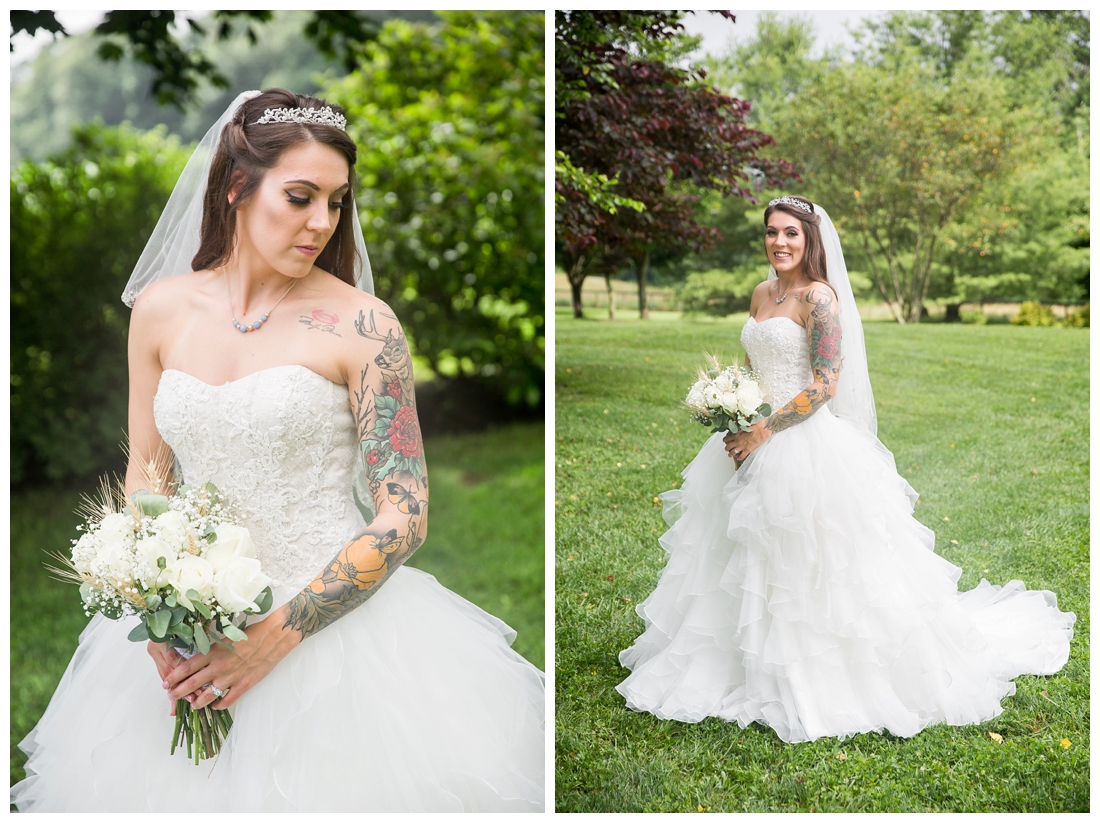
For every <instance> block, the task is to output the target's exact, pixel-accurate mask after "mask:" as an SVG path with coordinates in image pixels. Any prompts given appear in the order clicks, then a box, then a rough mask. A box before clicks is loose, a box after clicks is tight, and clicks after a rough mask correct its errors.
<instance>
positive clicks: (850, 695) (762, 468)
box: [618, 317, 1076, 742]
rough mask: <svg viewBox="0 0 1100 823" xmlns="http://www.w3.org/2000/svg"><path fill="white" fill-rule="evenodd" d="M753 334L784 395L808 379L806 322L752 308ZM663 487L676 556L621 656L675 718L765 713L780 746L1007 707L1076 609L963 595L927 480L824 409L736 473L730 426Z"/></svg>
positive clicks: (631, 688)
mask: <svg viewBox="0 0 1100 823" xmlns="http://www.w3.org/2000/svg"><path fill="white" fill-rule="evenodd" d="M741 340H742V344H743V346H744V347H745V349H746V351H747V352H748V354H749V357H750V358H751V360H752V364H753V366H754V368H756V369H757V371H758V372H759V373H760V374H761V377H762V382H763V384H764V388H765V391H766V399H767V400H768V401H769V402H770V403H771V404H772V407H773V408H780V407H782V406H783V405H785V404H786V403H787V402H789V401H790V400H791V399H792V398H793V397H794V396H795V395H796V394H798V393H799V392H800V391H801V390H802V389H804V388H805V387H806V386H807V385H809V384H810V382H811V380H812V376H811V371H810V357H809V345H808V341H807V338H806V332H805V329H804V328H802V327H801V326H800V325H799V324H797V323H796V322H794V321H792V320H790V319H788V318H785V317H776V318H771V319H769V320H767V321H764V322H761V323H757V322H756V321H755V320H754V319H751V318H750V319H749V321H748V322H747V323H746V325H745V327H744V329H743V330H742V335H741ZM683 477H684V483H683V485H682V487H681V488H680V489H678V490H673V491H670V492H666V493H665V494H664V495H662V497H663V499H664V502H665V511H666V518H667V519H668V520H669V522H670V524H671V528H670V529H669V530H668V531H667V532H666V533H665V534H664V535H663V536H662V537H661V545H662V546H663V547H664V548H665V549H666V551H668V553H669V558H668V563H667V565H666V567H665V569H664V571H663V572H662V574H661V578H660V580H659V582H658V584H657V588H656V589H655V590H654V591H653V593H652V594H651V595H650V596H649V597H648V598H647V599H646V600H645V601H644V602H643V603H641V604H639V606H638V613H639V615H641V616H642V617H643V618H645V622H646V629H645V632H644V633H643V634H642V635H641V636H640V637H638V639H637V640H636V641H635V643H634V645H633V646H631V647H630V648H629V649H626V650H625V651H623V652H622V653H621V654H620V655H619V659H620V661H621V663H622V665H623V666H625V667H626V668H628V669H631V670H632V673H631V674H630V676H629V677H627V678H626V679H625V680H624V681H623V682H622V683H621V684H619V686H618V690H619V692H620V693H622V694H623V696H624V697H625V698H626V702H627V705H628V706H629V707H630V708H632V709H635V710H638V711H646V712H651V713H652V714H654V715H656V716H657V717H660V718H664V719H673V720H680V721H684V722H689V723H694V722H698V721H700V720H702V719H704V718H706V717H719V718H722V719H724V720H727V721H736V722H737V723H738V724H740V725H741V726H742V727H745V726H747V725H748V724H750V723H752V722H754V721H758V722H760V723H763V724H765V725H767V726H770V727H771V728H772V729H774V730H775V732H776V734H778V735H779V737H780V738H781V739H783V740H785V741H787V742H799V741H807V740H815V739H817V738H819V737H840V738H843V737H847V736H850V735H854V734H857V733H860V732H869V731H883V730H886V731H889V732H891V733H893V734H895V735H898V736H902V737H908V736H911V735H914V734H916V733H917V732H919V731H920V730H921V729H923V728H924V727H926V726H928V725H930V724H933V723H949V724H952V725H963V724H969V723H979V722H981V721H984V720H988V719H989V718H992V717H995V716H996V715H998V714H1000V713H1001V704H1000V701H1001V698H1003V697H1005V696H1007V695H1011V694H1013V693H1015V688H1016V687H1015V684H1014V683H1013V682H1012V678H1014V677H1016V676H1017V675H1019V674H1022V673H1025V672H1026V673H1034V674H1053V673H1054V672H1057V671H1058V670H1059V669H1060V668H1061V667H1062V666H1063V665H1065V662H1066V660H1067V658H1068V655H1069V643H1070V639H1071V638H1072V636H1073V624H1074V621H1075V619H1076V618H1075V616H1074V615H1073V614H1070V613H1063V612H1060V611H1059V610H1058V608H1057V601H1056V599H1055V596H1054V595H1053V594H1052V593H1051V592H1047V591H1027V590H1026V589H1025V588H1024V585H1023V584H1022V583H1021V582H1020V581H1015V580H1014V581H1012V582H1010V583H1008V584H1007V585H1005V586H1003V587H1002V586H992V585H990V584H989V583H988V582H987V581H985V580H982V581H981V583H980V584H979V585H978V586H977V588H975V589H973V590H971V591H968V592H959V591H958V590H957V582H958V579H959V575H960V573H961V572H960V570H959V569H958V568H957V567H955V566H953V565H951V564H950V563H949V562H947V561H946V560H944V559H943V558H941V557H940V556H938V555H936V554H935V553H934V552H933V544H934V538H933V534H932V532H931V531H929V530H928V529H927V528H925V527H924V526H923V525H921V524H920V523H919V522H917V521H916V520H915V519H914V518H913V516H912V513H913V505H914V503H915V501H916V493H915V492H914V491H913V489H912V488H911V487H910V486H909V484H908V483H906V482H905V480H904V479H902V478H901V477H900V476H899V475H898V473H897V471H896V468H895V464H894V460H893V457H892V455H891V454H890V453H889V451H887V450H886V448H885V447H884V446H882V444H881V443H880V442H879V441H878V440H877V439H876V438H875V437H874V436H872V435H871V434H870V433H868V432H867V431H865V430H863V429H861V428H859V427H857V426H854V425H852V424H850V423H848V422H846V421H844V420H841V419H838V418H836V417H834V416H833V415H832V414H831V413H829V412H828V411H827V410H826V409H822V410H819V411H818V412H817V413H815V414H814V415H812V416H811V417H810V418H809V419H808V420H806V421H804V422H802V423H800V424H798V425H796V426H792V427H791V428H789V429H787V430H785V431H782V432H779V433H777V434H775V435H773V436H772V437H770V438H768V439H767V440H766V441H764V443H763V444H762V445H761V446H760V447H759V448H757V449H756V451H754V452H753V453H752V454H750V455H749V457H748V459H747V460H746V461H745V463H744V464H743V465H742V466H741V468H740V470H737V469H736V467H735V465H734V461H733V460H731V459H729V457H728V456H727V454H726V451H725V448H724V446H723V443H722V436H721V435H720V434H715V435H713V436H712V437H711V438H710V439H709V440H708V441H707V442H706V443H705V444H704V445H703V447H702V449H701V450H700V452H699V454H698V456H697V457H696V458H695V459H694V460H693V461H692V462H691V464H690V465H689V466H688V467H687V468H686V469H685V470H684V472H683Z"/></svg>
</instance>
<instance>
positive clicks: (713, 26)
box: [683, 10, 881, 57]
mask: <svg viewBox="0 0 1100 823" xmlns="http://www.w3.org/2000/svg"><path fill="white" fill-rule="evenodd" d="M733 13H734V16H735V17H736V18H737V22H736V23H731V22H730V21H729V20H727V19H726V18H725V17H723V16H722V15H720V14H715V13H714V12H709V11H697V12H695V13H694V14H688V15H685V16H684V20H683V23H684V27H685V28H686V29H687V30H688V33H690V34H701V35H703V45H702V47H701V49H702V51H704V52H707V53H709V54H718V55H720V54H725V52H726V51H727V49H728V48H729V45H730V43H731V42H737V43H740V42H743V41H745V40H749V39H751V38H752V37H754V36H755V35H756V21H757V20H758V19H759V17H760V15H761V14H764V12H761V11H738V10H735V11H734V12H733ZM778 14H780V15H781V16H794V15H800V16H802V17H809V18H810V19H811V20H812V21H813V24H814V40H815V42H814V51H813V55H814V56H815V57H819V56H820V55H821V53H822V52H823V51H824V50H825V48H826V47H827V46H835V45H840V46H843V47H844V49H845V51H847V50H848V48H850V47H851V46H852V44H853V42H854V41H853V40H852V38H851V36H850V35H849V34H848V28H849V27H850V28H856V27H857V26H858V25H859V22H860V21H861V20H863V19H864V18H866V17H874V16H876V15H878V14H881V12H871V11H789V12H788V11H783V12H778Z"/></svg>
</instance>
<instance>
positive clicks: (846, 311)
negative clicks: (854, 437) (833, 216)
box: [768, 203, 878, 437]
mask: <svg viewBox="0 0 1100 823" xmlns="http://www.w3.org/2000/svg"><path fill="white" fill-rule="evenodd" d="M814 213H815V214H817V215H819V216H820V217H821V226H820V229H821V240H822V241H823V243H824V245H825V265H826V269H827V271H828V277H829V284H830V285H831V286H832V287H833V288H834V289H835V290H836V296H837V303H838V306H839V308H840V333H841V341H840V351H841V355H842V357H843V363H842V365H841V369H840V378H839V379H838V380H837V386H836V394H835V395H834V396H833V399H832V400H830V401H829V405H828V408H829V410H830V411H831V412H832V413H833V414H834V415H836V416H837V417H839V418H841V419H843V420H848V421H850V422H852V423H855V424H857V425H859V426H860V427H862V428H864V429H866V430H867V431H869V432H870V433H871V434H872V435H875V436H876V437H877V435H878V415H877V414H876V413H875V397H874V395H873V394H872V393H871V378H870V376H869V375H868V373H867V347H866V346H865V345H864V342H863V323H862V322H861V321H860V319H859V311H858V310H857V308H856V298H855V295H854V294H852V284H851V282H850V281H849V279H848V267H847V266H846V265H844V252H843V251H842V250H841V248H840V237H839V236H838V235H837V233H836V227H835V226H833V221H832V220H830V219H829V215H828V214H826V212H825V209H823V208H822V207H821V206H819V205H818V204H817V203H814ZM776 276H777V275H776V273H775V269H774V268H770V267H769V270H768V279H769V280H774V279H775V278H776Z"/></svg>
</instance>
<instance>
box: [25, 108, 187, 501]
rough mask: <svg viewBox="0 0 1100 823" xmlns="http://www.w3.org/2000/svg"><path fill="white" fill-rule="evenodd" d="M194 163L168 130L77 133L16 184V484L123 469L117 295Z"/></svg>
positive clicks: (122, 327) (122, 333) (122, 338)
mask: <svg viewBox="0 0 1100 823" xmlns="http://www.w3.org/2000/svg"><path fill="white" fill-rule="evenodd" d="M188 154H189V152H188V151H187V150H185V149H182V148H180V146H179V142H178V141H177V140H175V139H174V138H168V137H167V136H166V134H165V131H164V130H163V129H157V130H154V131H151V132H146V133H142V132H139V131H136V130H134V129H132V128H130V127H129V126H128V125H123V126H117V127H105V126H103V125H102V123H97V124H93V125H89V126H81V127H78V128H76V129H75V130H74V132H73V143H72V146H71V147H70V148H69V149H67V150H66V151H65V152H63V153H62V154H60V155H58V156H56V157H54V158H52V159H50V160H47V161H46V162H43V163H33V162H30V161H24V162H23V163H21V164H20V165H19V166H17V167H16V168H15V169H14V170H13V171H12V175H11V223H10V226H11V245H10V255H11V257H10V260H11V355H10V357H11V359H10V369H11V482H12V483H15V484H18V483H21V482H42V481H60V480H65V479H69V478H75V477H81V476H85V475H90V474H94V473H97V472H100V471H102V470H104V468H106V467H108V466H111V465H113V464H117V463H118V461H119V460H120V459H121V452H120V451H119V443H120V442H121V440H122V437H123V432H124V429H125V426H126V400H127V372H126V330H127V325H128V321H129V310H128V309H127V308H126V307H125V306H124V305H123V304H122V302H121V299H120V296H121V294H122V289H123V287H124V286H125V285H126V281H127V280H128V279H129V277H130V272H131V271H132V269H133V266H134V263H135V262H136V261H137V258H138V256H139V255H140V254H141V250H142V248H144V246H145V242H146V240H147V239H148V238H149V234H150V233H151V232H152V230H153V226H154V225H155V224H156V221H157V217H158V216H159V214H160V210H161V209H162V208H163V207H164V204H165V202H166V201H167V200H168V195H169V193H170V192H171V191H172V187H173V186H174V185H175V182H176V178H177V177H178V176H179V172H180V170H181V169H182V168H183V164H184V162H186V159H187V157H188Z"/></svg>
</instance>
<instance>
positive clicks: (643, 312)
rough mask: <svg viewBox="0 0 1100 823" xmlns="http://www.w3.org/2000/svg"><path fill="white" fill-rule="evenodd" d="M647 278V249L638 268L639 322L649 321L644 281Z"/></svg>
mask: <svg viewBox="0 0 1100 823" xmlns="http://www.w3.org/2000/svg"><path fill="white" fill-rule="evenodd" d="M648 277H649V249H646V250H645V255H644V256H643V257H642V260H641V265H640V266H638V317H639V319H641V320H648V319H649V304H648V303H646V299H645V281H646V278H648Z"/></svg>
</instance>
